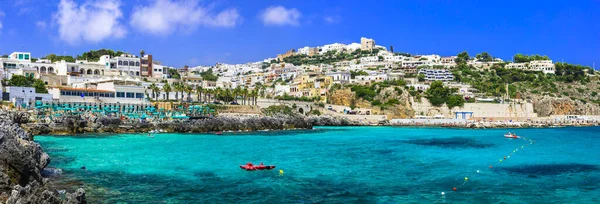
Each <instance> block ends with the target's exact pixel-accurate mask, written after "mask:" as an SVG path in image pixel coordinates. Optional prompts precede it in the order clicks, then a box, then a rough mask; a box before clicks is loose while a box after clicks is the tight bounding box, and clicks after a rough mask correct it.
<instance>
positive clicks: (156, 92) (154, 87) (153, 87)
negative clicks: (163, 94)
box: [149, 83, 160, 100]
mask: <svg viewBox="0 0 600 204" xmlns="http://www.w3.org/2000/svg"><path fill="white" fill-rule="evenodd" d="M149 88H150V90H152V97H153V98H154V100H158V95H160V87H158V86H157V85H156V84H155V83H152V84H150V86H149Z"/></svg>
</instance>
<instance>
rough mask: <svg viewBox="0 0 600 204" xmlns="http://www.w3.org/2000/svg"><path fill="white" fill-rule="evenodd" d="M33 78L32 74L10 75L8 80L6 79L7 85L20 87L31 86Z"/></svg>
mask: <svg viewBox="0 0 600 204" xmlns="http://www.w3.org/2000/svg"><path fill="white" fill-rule="evenodd" d="M33 82H34V79H33V77H32V76H27V77H26V76H23V75H16V74H15V75H12V77H11V78H10V80H9V81H8V85H9V86H21V87H31V86H33Z"/></svg>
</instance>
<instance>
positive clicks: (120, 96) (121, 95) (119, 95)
mask: <svg viewBox="0 0 600 204" xmlns="http://www.w3.org/2000/svg"><path fill="white" fill-rule="evenodd" d="M117 98H125V92H117Z"/></svg>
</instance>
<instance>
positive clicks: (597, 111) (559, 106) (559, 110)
mask: <svg viewBox="0 0 600 204" xmlns="http://www.w3.org/2000/svg"><path fill="white" fill-rule="evenodd" d="M533 104H534V109H535V112H536V113H537V114H538V115H539V116H541V117H545V116H550V115H600V107H599V106H598V105H596V104H593V103H583V102H582V101H576V100H572V99H570V98H552V97H546V98H541V99H537V100H535V101H534V102H533Z"/></svg>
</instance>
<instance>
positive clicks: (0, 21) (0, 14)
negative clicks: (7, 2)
mask: <svg viewBox="0 0 600 204" xmlns="http://www.w3.org/2000/svg"><path fill="white" fill-rule="evenodd" d="M2 17H4V12H3V11H1V10H0V33H2Z"/></svg>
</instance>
